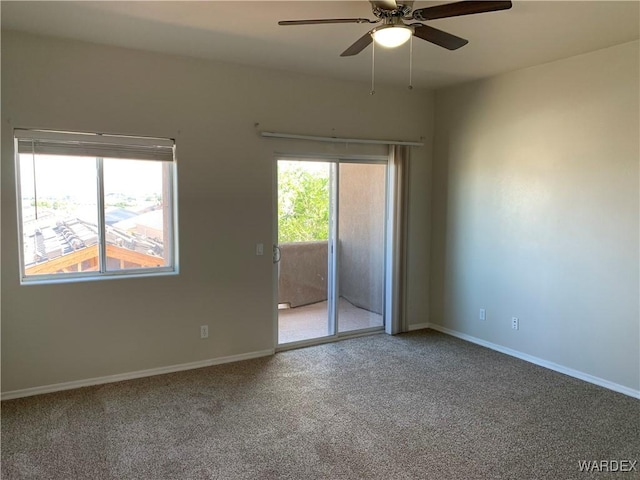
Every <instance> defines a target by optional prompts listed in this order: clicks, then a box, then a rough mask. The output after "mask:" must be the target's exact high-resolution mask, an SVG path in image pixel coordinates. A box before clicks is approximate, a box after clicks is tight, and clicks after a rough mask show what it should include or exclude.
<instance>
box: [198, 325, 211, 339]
mask: <svg viewBox="0 0 640 480" xmlns="http://www.w3.org/2000/svg"><path fill="white" fill-rule="evenodd" d="M208 337H209V325H202V326H201V327H200V338H208Z"/></svg>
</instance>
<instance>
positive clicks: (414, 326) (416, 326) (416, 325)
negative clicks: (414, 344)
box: [407, 322, 431, 332]
mask: <svg viewBox="0 0 640 480" xmlns="http://www.w3.org/2000/svg"><path fill="white" fill-rule="evenodd" d="M429 325H431V324H430V323H428V322H427V323H414V324H412V325H409V326H408V327H407V332H413V331H414V330H424V329H425V328H429Z"/></svg>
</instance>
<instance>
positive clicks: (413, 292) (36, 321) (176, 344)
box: [1, 32, 433, 391]
mask: <svg viewBox="0 0 640 480" xmlns="http://www.w3.org/2000/svg"><path fill="white" fill-rule="evenodd" d="M432 99H433V97H432V94H431V93H429V92H424V91H420V90H414V91H407V89H404V88H397V89H396V88H385V87H383V86H380V87H379V88H377V89H376V95H375V96H371V95H369V87H368V86H367V85H365V84H357V83H349V82H340V81H334V80H329V79H321V78H315V77H308V76H302V75H299V74H296V73H282V72H274V71H267V70H261V69H257V68H249V67H242V66H235V65H229V64H222V63H215V62H210V61H204V60H198V59H191V58H187V57H177V56H169V55H161V54H154V53H146V52H139V51H134V50H127V49H120V48H114V47H105V46H97V45H92V44H88V43H81V42H75V41H66V40H57V39H53V38H46V37H36V36H31V35H26V34H19V33H15V32H3V33H2V267H1V268H2V389H3V391H12V390H16V389H23V388H27V387H35V386H42V385H48V384H54V383H59V382H67V381H72V380H82V379H86V378H91V377H100V376H105V375H111V374H117V373H124V372H130V371H135V370H143V369H149V368H155V367H163V366H168V365H175V364H180V363H186V362H195V361H199V360H205V359H215V358H219V357H224V356H229V355H239V354H245V353H251V352H261V351H265V350H269V349H272V348H274V340H275V335H274V321H273V308H274V304H275V299H274V297H273V285H274V283H273V282H274V278H275V277H274V274H273V266H272V263H271V256H270V255H269V254H268V252H269V251H270V249H269V248H268V246H269V244H270V243H271V241H272V238H273V237H272V235H273V228H272V227H273V197H272V188H273V185H274V181H273V178H274V177H273V175H274V168H273V167H274V162H273V156H274V152H276V151H277V152H284V153H286V152H287V151H289V150H290V149H291V148H292V143H291V142H287V141H279V140H273V139H264V138H261V137H260V136H259V135H258V131H257V130H258V129H259V130H269V131H283V132H291V133H299V134H310V135H320V136H332V135H335V136H342V137H347V138H380V139H387V138H392V139H399V140H420V139H421V138H426V139H427V140H428V139H430V138H431V137H432V130H431V129H432V110H433V103H432ZM381 115H383V116H384V118H385V121H384V122H382V121H380V116H381ZM256 123H259V124H260V125H259V127H258V129H256V127H255V124H256ZM12 127H34V128H48V129H60V130H71V131H74V130H76V131H96V132H110V133H121V134H131V135H149V136H160V137H172V138H176V142H177V155H178V190H179V197H178V200H179V224H180V227H179V234H180V268H181V272H180V275H178V276H172V277H156V278H147V279H120V280H106V281H96V282H85V283H69V284H58V285H38V286H35V285H32V286H24V287H21V286H20V285H19V283H18V245H17V233H16V212H15V208H16V200H15V185H14V167H13V157H12V139H11V131H12V130H11V129H12ZM312 148H313V149H314V150H315V151H313V152H311V153H320V154H336V153H351V152H353V148H354V147H353V146H341V145H333V144H321V145H315V144H314V145H313V147H312ZM430 155H431V151H430V149H428V148H416V149H413V152H412V172H413V175H412V177H411V184H412V186H413V187H415V188H413V190H412V191H413V196H412V197H411V199H410V202H411V204H412V206H411V209H410V214H409V215H410V224H409V245H410V246H409V263H410V264H411V265H415V267H412V270H411V271H410V272H409V284H408V304H409V305H410V307H409V308H408V321H409V323H410V324H412V323H413V324H419V323H422V322H424V321H426V320H425V319H426V312H427V310H428V304H427V291H426V285H427V284H428V278H427V277H428V258H427V257H426V256H425V254H424V246H425V244H428V241H429V225H428V220H429V219H428V212H427V205H428V204H427V203H426V201H425V200H426V199H427V195H428V193H427V192H426V191H425V190H424V188H422V186H423V185H424V184H426V182H428V171H429V162H430ZM257 242H260V243H264V244H265V247H266V248H265V251H266V252H267V255H264V256H261V257H258V256H255V244H256V243H257ZM203 324H208V325H209V338H208V339H207V340H201V339H200V338H199V326H200V325H203Z"/></svg>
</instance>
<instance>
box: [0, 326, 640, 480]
mask: <svg viewBox="0 0 640 480" xmlns="http://www.w3.org/2000/svg"><path fill="white" fill-rule="evenodd" d="M625 459H626V460H639V459H640V401H638V400H635V399H633V398H630V397H627V396H624V395H621V394H618V393H615V392H611V391H608V390H606V389H603V388H600V387H597V386H594V385H591V384H587V383H584V382H582V381H579V380H576V379H573V378H570V377H567V376H564V375H561V374H558V373H555V372H552V371H549V370H546V369H544V368H541V367H537V366H535V365H531V364H528V363H526V362H523V361H520V360H517V359H514V358H511V357H508V356H506V355H503V354H500V353H497V352H493V351H491V350H487V349H484V348H482V347H479V346H476V345H473V344H469V343H466V342H463V341H461V340H458V339H455V338H452V337H450V336H447V335H443V334H440V333H436V332H433V331H430V330H426V331H421V332H414V333H410V334H403V335H399V336H395V337H390V336H387V335H374V336H370V337H362V338H356V339H352V340H345V341H342V342H337V343H333V344H326V345H321V346H316V347H310V348H306V349H300V350H294V351H288V352H282V353H279V354H277V355H275V356H273V357H269V358H262V359H256V360H248V361H244V362H238V363H234V364H226V365H219V366H214V367H208V368H203V369H198V370H192V371H188V372H180V373H174V374H168V375H162V376H156V377H151V378H146V379H140V380H132V381H127V382H120V383H116V384H109V385H102V386H96V387H89V388H83V389H79V390H74V391H68V392H59V393H53V394H47V395H41V396H38V397H31V398H24V399H18V400H11V401H6V402H3V403H2V478H3V479H23V478H25V479H26V478H33V479H45V478H46V479H154V480H161V479H278V478H283V479H285V478H287V479H316V478H317V479H319V478H322V479H361V478H367V479H369V478H371V479H385V480H387V479H435V480H441V479H442V480H444V479H503V478H504V479H547V478H548V479H554V480H555V479H571V478H608V477H609V476H611V477H613V478H623V479H630V478H639V477H640V474H638V471H636V472H634V473H614V474H606V473H594V474H587V473H581V472H580V471H579V467H578V462H579V461H581V460H625ZM636 468H637V469H639V468H640V467H636Z"/></svg>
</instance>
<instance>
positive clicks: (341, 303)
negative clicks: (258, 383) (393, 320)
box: [277, 159, 387, 345]
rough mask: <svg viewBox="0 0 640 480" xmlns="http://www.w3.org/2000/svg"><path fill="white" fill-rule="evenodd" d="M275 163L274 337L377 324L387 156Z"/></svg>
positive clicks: (300, 338)
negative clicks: (381, 158) (379, 159)
mask: <svg viewBox="0 0 640 480" xmlns="http://www.w3.org/2000/svg"><path fill="white" fill-rule="evenodd" d="M277 170H278V174H277V192H278V199H277V200H278V201H277V205H278V212H277V214H278V245H277V247H278V255H277V257H278V258H277V260H278V263H277V272H278V344H279V345H283V344H292V343H297V342H304V343H309V342H312V341H313V340H317V339H322V338H325V337H331V336H338V335H340V334H349V333H351V334H352V333H354V332H361V331H364V330H368V329H373V330H375V329H382V328H383V327H384V298H385V295H384V285H385V270H384V265H385V231H386V228H385V219H386V203H387V202H386V184H387V180H386V179H387V163H386V162H384V161H382V162H362V161H348V162H347V161H340V160H331V161H322V160H295V159H281V160H278V161H277Z"/></svg>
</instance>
